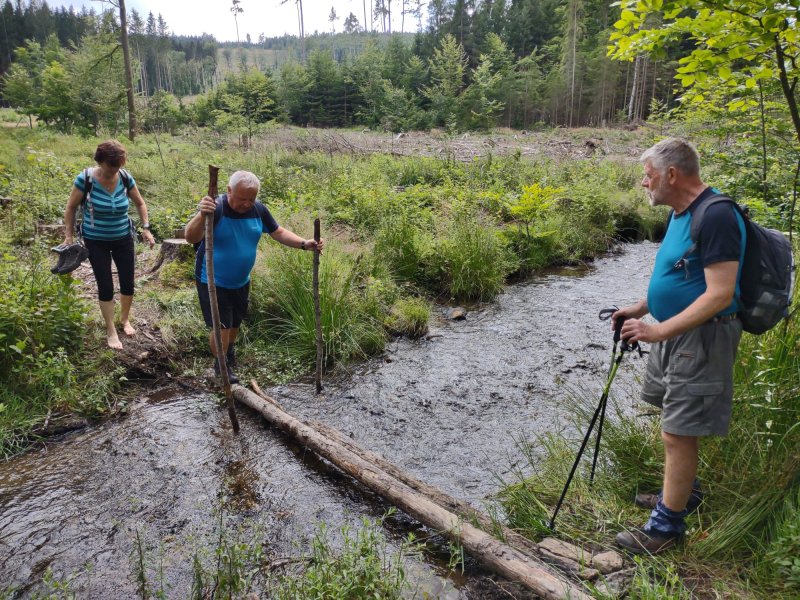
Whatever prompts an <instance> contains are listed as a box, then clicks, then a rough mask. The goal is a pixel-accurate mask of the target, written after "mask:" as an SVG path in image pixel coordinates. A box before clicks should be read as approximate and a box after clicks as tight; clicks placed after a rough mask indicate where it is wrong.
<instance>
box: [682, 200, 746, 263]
mask: <svg viewBox="0 0 800 600" xmlns="http://www.w3.org/2000/svg"><path fill="white" fill-rule="evenodd" d="M720 202H728V203H729V204H732V205H733V207H734V208H735V209H736V210H737V211H738V212H739V214H740V215H742V218H743V219H746V215H745V214H744V211H743V210H742V207H741V206H739V204H738V203H737V202H735V201H734V200H732V199H731V198H730V197H728V196H726V195H725V194H713V195H711V196H709V197H708V198H706V199H705V201H703V202H701V203H700V205H699V206H698V207H697V208H696V209H695V210H694V212H692V225H691V227H690V230H689V235H690V236H691V237H692V246H693V249H692V251H694V250H695V249H696V248H697V244H698V243H699V241H700V229H701V228H702V227H703V221H704V220H705V216H706V211H707V210H708V209H709V208H711V207H712V206H714V205H715V204H719V203H720Z"/></svg>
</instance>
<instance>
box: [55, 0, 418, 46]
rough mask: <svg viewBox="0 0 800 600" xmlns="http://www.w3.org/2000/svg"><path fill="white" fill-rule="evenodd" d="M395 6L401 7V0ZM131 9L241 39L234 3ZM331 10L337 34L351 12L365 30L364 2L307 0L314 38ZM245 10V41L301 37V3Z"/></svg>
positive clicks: (145, 1)
mask: <svg viewBox="0 0 800 600" xmlns="http://www.w3.org/2000/svg"><path fill="white" fill-rule="evenodd" d="M372 2H374V0H372ZM366 3H367V16H369V7H370V0H366ZM47 4H48V5H49V6H50V7H51V8H55V7H58V6H67V7H68V6H70V5H71V6H73V7H75V9H76V10H80V8H81V7H82V6H86V7H94V9H95V11H97V12H99V11H100V10H101V7H102V6H105V7H106V8H109V7H110V4H109V3H108V2H103V1H101V0H47ZM395 4H396V5H399V4H400V2H399V1H398V2H396V3H395ZM125 5H126V7H127V9H128V12H129V13H130V11H131V9H134V8H135V9H136V10H137V11H139V13H140V14H141V15H142V18H146V17H147V13H148V12H150V11H152V12H153V14H154V15H156V16H158V13H161V15H162V16H163V17H164V19H165V20H166V22H167V26H168V27H169V30H170V32H171V33H174V34H177V35H200V34H201V33H210V34H212V35H213V36H214V37H215V38H216V39H217V40H218V41H220V42H225V41H233V42H235V41H236V24H235V22H234V19H233V13H232V12H231V1H230V0H161V1H158V0H126V1H125ZM331 6H333V7H334V8H335V9H336V15H337V16H338V17H339V20H338V21H336V23H335V26H336V31H337V32H338V31H341V30H342V26H343V23H344V19H345V18H346V17H347V15H349V14H350V13H351V12H352V13H354V14H355V15H356V17H358V22H359V24H360V25H361V26H362V27H363V25H364V5H363V0H303V17H304V19H303V20H304V22H305V30H306V35H311V34H313V33H314V31H315V30H317V31H319V32H320V33H323V32H329V31H330V30H331V23H330V22H329V21H328V15H330V12H331ZM239 7H240V8H242V9H243V10H244V12H242V13H240V14H239V15H238V21H239V38H240V39H241V40H242V41H244V40H245V39H246V38H247V34H248V33H249V34H250V37H251V39H252V41H253V42H255V41H257V40H258V36H259V35H260V34H261V33H263V34H264V35H266V36H267V37H273V36H280V35H283V34H284V33H288V34H293V35H298V25H297V8H296V6H295V0H288V1H287V2H286V4H283V5H281V3H280V0H241V3H240V4H239ZM392 12H393V13H394V12H395V11H394V10H393V11H392ZM397 13H398V14H396V15H395V14H392V30H393V31H400V18H399V17H400V15H399V10H398V11H397ZM377 26H378V24H377V23H376V27H377ZM415 29H416V19H414V18H413V17H412V16H410V15H406V19H405V31H414V30H415Z"/></svg>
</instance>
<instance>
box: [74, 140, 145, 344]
mask: <svg viewBox="0 0 800 600" xmlns="http://www.w3.org/2000/svg"><path fill="white" fill-rule="evenodd" d="M126 158H127V153H126V152H125V147H124V146H123V145H122V144H120V143H119V142H117V141H116V140H109V141H107V142H103V143H102V144H100V145H99V146H97V150H96V151H95V153H94V159H95V161H97V166H96V167H94V168H89V169H86V170H84V171H82V172H81V173H80V174H79V175H78V176H77V177H76V178H75V182H74V185H73V187H72V193H71V194H70V196H69V200H68V201H67V209H66V211H65V213H64V222H65V224H66V229H67V235H66V238H65V239H64V243H66V244H71V243H72V242H73V231H74V223H75V211H76V210H77V209H78V207H81V211H82V217H83V222H82V223H81V226H80V232H79V235H82V236H83V242H84V244H85V245H86V249H87V250H88V251H89V262H90V263H91V264H92V271H94V277H95V280H96V281H97V292H98V294H97V295H98V298H99V300H100V312H101V313H102V315H103V320H104V321H105V325H106V336H107V339H108V345H109V347H110V348H113V349H115V350H121V349H122V342H120V340H119V336H118V335H117V329H116V327H115V325H114V280H113V278H112V276H111V261H112V260H113V261H114V264H115V265H116V267H117V275H118V277H119V299H120V315H119V318H120V323H121V325H122V330H123V331H124V332H125V334H126V335H135V334H136V329H134V328H133V326H132V325H131V323H130V311H131V303H132V302H133V267H134V256H135V253H134V248H133V240H134V236H135V235H136V232H135V230H134V228H133V223H132V221H131V219H130V217H128V208H129V206H130V200H132V201H133V204H134V206H136V210H137V212H138V213H139V217H140V218H141V220H142V237H143V238H144V240H145V241H146V242H147V243H148V244H150V247H151V248H152V247H153V245H154V244H155V240H154V239H153V235H152V233H150V222H149V221H148V219H147V205H146V204H145V203H144V198H142V195H141V194H140V193H139V188H138V187H136V182H135V181H134V179H133V177H131V176H130V175H129V174H128V173H127V171H123V170H121V169H122V167H123V165H125V161H126ZM87 183H88V185H87ZM87 187H88V190H87ZM86 191H88V194H86V193H85V192H86ZM84 200H85V201H84Z"/></svg>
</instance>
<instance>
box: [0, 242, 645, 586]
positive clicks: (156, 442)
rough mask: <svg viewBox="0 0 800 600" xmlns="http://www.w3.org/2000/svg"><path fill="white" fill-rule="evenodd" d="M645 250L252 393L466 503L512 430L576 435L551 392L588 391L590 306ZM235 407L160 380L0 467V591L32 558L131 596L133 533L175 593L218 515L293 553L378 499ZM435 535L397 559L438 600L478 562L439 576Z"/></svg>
mask: <svg viewBox="0 0 800 600" xmlns="http://www.w3.org/2000/svg"><path fill="white" fill-rule="evenodd" d="M656 249H657V245H655V244H652V243H648V242H644V243H639V244H629V245H626V246H624V248H623V251H622V252H620V253H615V254H611V255H608V256H605V257H603V258H600V259H598V260H596V261H595V262H594V263H592V264H590V265H589V266H587V267H585V268H569V269H559V270H553V271H550V272H547V273H543V274H541V275H540V276H537V277H535V278H533V279H531V280H528V281H526V282H525V283H521V284H517V285H513V286H509V287H507V288H506V290H505V292H504V293H503V294H502V295H501V296H500V297H499V298H498V299H497V300H496V301H495V302H493V303H491V304H486V305H481V306H480V307H474V308H473V309H470V311H469V312H468V314H467V317H466V319H465V320H463V321H448V320H446V319H445V318H444V316H443V315H444V313H445V310H444V309H441V310H437V311H435V315H434V317H433V318H432V320H431V328H430V333H429V335H428V336H427V338H426V339H423V340H418V341H411V340H407V339H398V340H394V341H392V342H390V343H389V344H388V345H387V349H386V352H385V353H384V354H383V355H382V356H380V357H377V358H375V359H372V360H370V361H367V362H364V363H362V364H359V365H356V366H355V367H351V371H350V372H349V373H347V374H343V375H339V376H338V377H337V378H336V380H335V381H331V382H326V387H325V390H324V392H323V395H322V396H320V397H316V396H315V395H314V388H313V381H302V382H297V383H293V384H289V385H285V386H278V387H273V388H269V389H265V391H266V392H267V393H268V394H270V395H271V396H272V397H274V398H276V399H277V400H278V401H279V402H281V403H282V404H283V405H284V407H285V408H286V409H287V410H288V411H289V412H291V413H292V414H294V415H296V416H298V417H300V418H302V419H316V420H319V421H323V422H325V423H328V424H329V425H332V426H333V427H335V428H337V429H339V430H340V431H342V432H343V433H344V434H345V435H348V436H351V437H352V438H353V439H354V440H355V441H356V442H358V443H359V444H360V445H361V446H363V447H364V448H367V449H369V450H372V451H374V452H377V453H379V454H382V455H384V456H385V457H386V458H387V459H389V460H390V461H392V462H394V463H395V464H397V465H398V466H399V467H400V468H402V469H404V470H406V471H408V472H410V473H411V474H413V475H414V476H416V477H418V478H420V479H422V480H423V481H426V482H428V483H431V484H433V485H436V486H438V487H440V488H442V489H443V490H444V491H446V492H448V493H450V494H452V495H453V496H456V497H459V498H463V499H465V500H467V501H469V502H471V503H473V504H474V505H475V506H477V507H480V506H482V505H483V504H484V503H486V502H487V501H489V500H490V499H491V496H492V495H493V494H494V493H495V492H496V491H497V490H498V489H499V487H500V486H501V481H503V480H506V481H513V480H514V479H515V477H517V473H518V472H520V471H522V472H525V471H529V470H530V468H529V467H528V465H527V462H526V459H524V457H523V455H522V452H521V451H520V450H519V448H518V447H517V442H518V441H519V440H521V439H527V440H532V439H534V438H535V436H536V435H537V434H542V433H545V432H558V431H564V433H565V435H569V436H570V437H575V438H577V436H578V435H580V432H576V431H575V429H574V427H573V426H572V424H571V423H570V421H569V418H568V417H569V415H568V414H567V412H566V407H565V403H564V399H565V397H566V396H567V395H568V394H575V393H578V394H581V395H584V394H585V395H586V397H587V398H590V399H591V398H595V397H597V396H598V395H599V392H600V390H601V389H602V384H603V379H604V376H605V372H606V369H607V367H608V361H609V357H610V345H611V332H610V325H609V323H608V322H601V321H599V320H598V318H597V314H598V311H599V310H600V309H601V308H604V307H607V306H610V305H612V304H617V305H619V306H623V305H625V304H627V303H630V302H632V301H635V300H636V299H637V298H639V297H641V296H642V295H643V294H644V293H645V291H646V286H647V281H648V279H649V276H650V269H651V266H652V264H653V259H654V256H655V252H656ZM643 370H644V361H643V360H641V359H639V358H638V357H636V358H631V359H627V358H626V360H625V361H623V363H622V367H621V369H620V375H619V376H618V378H617V380H616V381H615V383H614V387H613V394H612V395H613V396H614V397H615V398H616V399H617V400H618V401H619V403H620V405H621V407H622V409H623V410H626V409H631V408H632V407H633V406H635V404H636V403H635V402H634V398H635V396H636V390H637V384H636V378H637V377H638V375H639V374H641V373H642V372H643ZM238 412H239V419H240V423H241V433H240V435H238V436H235V435H234V434H233V433H232V431H231V429H230V424H229V422H228V416H227V412H226V411H225V409H224V408H220V407H219V405H218V402H217V400H216V398H215V397H214V396H212V395H210V394H208V393H206V392H204V391H202V390H199V389H198V390H193V389H190V388H187V387H185V386H178V385H175V384H171V385H167V386H166V387H160V388H157V389H154V390H151V391H149V392H148V395H146V396H143V397H141V398H139V399H138V400H137V401H136V402H135V403H134V404H132V405H131V407H130V411H129V414H128V415H127V416H125V417H123V418H120V419H116V420H112V421H109V422H106V423H103V424H102V425H98V426H95V427H91V428H89V429H86V430H84V431H81V432H78V433H73V434H69V435H66V436H64V437H62V438H60V439H51V440H49V441H48V442H47V443H45V444H44V445H42V446H40V447H37V448H36V449H34V450H32V451H30V452H27V453H25V454H22V455H20V456H17V457H15V458H13V459H11V460H9V461H7V462H4V463H0V597H2V595H3V591H4V590H6V589H8V588H13V589H14V590H15V594H14V596H13V597H21V598H25V597H30V596H32V595H36V594H37V593H40V592H41V590H42V588H41V587H40V586H41V581H42V578H43V576H44V574H45V573H46V572H47V571H48V570H50V571H52V574H53V575H52V577H53V579H55V580H59V581H63V580H66V579H71V581H70V590H71V591H73V592H75V593H76V594H77V596H78V597H81V598H133V597H136V589H137V588H136V582H135V578H134V563H135V561H136V560H137V559H138V556H139V553H138V551H135V547H137V546H138V547H142V548H144V549H145V555H146V556H147V557H148V558H149V560H150V561H151V564H152V565H154V566H152V568H151V573H150V575H151V576H154V575H153V573H152V571H155V570H159V571H160V572H161V573H163V576H162V575H159V577H160V578H161V579H163V581H164V582H165V583H164V588H165V590H166V595H167V597H169V598H185V597H188V596H189V593H190V590H191V584H192V568H191V565H192V557H193V556H194V554H195V553H196V552H197V551H198V549H199V548H203V547H213V544H214V543H215V540H216V536H217V535H218V534H219V529H220V526H223V527H224V528H226V530H228V531H230V532H235V531H236V530H237V529H240V528H244V529H246V530H247V531H251V530H252V529H253V528H257V529H259V530H260V531H261V532H263V534H264V535H265V537H266V539H267V540H268V543H267V545H266V549H265V552H266V553H267V555H268V556H270V557H271V558H273V559H276V560H278V559H281V558H286V557H290V556H296V555H298V554H300V553H301V552H303V551H304V550H305V549H306V544H307V543H308V540H309V539H311V538H312V536H313V535H314V533H315V531H316V530H317V527H318V523H319V522H325V523H327V524H328V525H329V529H331V530H332V531H333V533H334V538H336V535H337V534H336V530H337V529H339V528H340V527H341V526H342V525H343V524H345V523H357V522H358V521H360V519H361V518H363V517H368V518H380V517H381V516H382V515H383V514H384V513H385V512H386V511H387V510H388V509H389V508H390V507H389V505H388V504H387V503H386V502H385V501H383V500H382V499H381V498H379V497H377V496H375V495H374V494H372V493H371V492H370V491H368V490H366V489H365V488H364V487H362V486H360V485H358V484H355V483H354V482H353V481H352V480H350V479H349V478H347V477H345V476H344V475H342V474H341V473H340V472H338V471H337V470H336V469H334V468H333V467H331V466H330V465H329V464H328V463H327V462H325V461H323V460H320V459H319V458H317V457H316V456H314V455H313V454H311V453H310V452H307V451H305V450H304V449H303V448H302V447H301V446H299V445H297V444H295V443H294V442H293V441H291V440H289V439H288V438H286V437H285V436H284V435H282V434H281V433H280V432H278V431H276V430H275V429H273V428H271V427H269V426H267V425H265V423H264V421H263V419H262V418H261V417H260V416H259V415H256V414H254V413H252V412H250V411H249V410H247V409H243V408H241V407H240V408H239V409H238ZM577 447H578V441H577V440H576V442H575V448H576V450H577ZM220 498H225V499H226V500H225V501H224V502H222V501H221V500H220ZM221 503H222V504H221ZM385 525H386V527H385V533H386V535H387V538H388V539H389V542H390V549H391V548H392V547H394V548H396V547H398V546H399V543H400V540H402V538H403V537H404V536H406V535H407V534H408V533H409V531H414V532H415V534H416V535H418V536H423V535H430V532H427V533H426V531H425V530H424V529H423V528H421V527H420V526H419V525H418V524H416V523H415V522H414V521H412V520H411V519H409V518H408V517H406V516H404V515H402V514H401V513H397V514H395V515H393V516H391V517H389V518H388V519H387V520H386V521H385ZM137 539H138V541H139V542H140V543H139V544H137ZM439 545H440V546H444V548H441V549H440V550H441V551H440V552H436V551H432V552H426V553H425V554H423V555H422V556H421V557H420V558H418V559H413V561H412V562H413V563H414V564H413V565H412V568H411V569H410V572H411V576H412V578H413V579H415V580H416V581H417V585H418V589H419V590H420V591H421V592H424V593H425V594H428V597H438V598H446V599H448V600H454V599H456V598H478V597H483V596H482V595H481V594H478V593H476V592H474V591H473V590H474V578H475V577H478V576H479V575H480V573H481V570H480V569H479V568H477V567H476V566H475V565H474V564H470V563H468V565H467V566H468V568H467V569H466V571H465V575H463V576H462V575H460V572H459V575H458V576H456V575H452V574H450V573H449V571H448V569H447V568H446V567H447V565H446V562H447V557H446V556H443V555H444V554H445V551H446V545H444V544H442V543H441V542H440V543H439ZM156 567H158V569H156ZM484 574H485V573H484Z"/></svg>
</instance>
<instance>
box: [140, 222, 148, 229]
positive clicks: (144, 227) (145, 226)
mask: <svg viewBox="0 0 800 600" xmlns="http://www.w3.org/2000/svg"><path fill="white" fill-rule="evenodd" d="M142 229H150V223H142Z"/></svg>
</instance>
